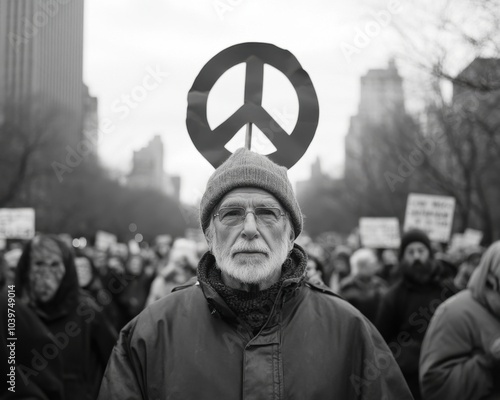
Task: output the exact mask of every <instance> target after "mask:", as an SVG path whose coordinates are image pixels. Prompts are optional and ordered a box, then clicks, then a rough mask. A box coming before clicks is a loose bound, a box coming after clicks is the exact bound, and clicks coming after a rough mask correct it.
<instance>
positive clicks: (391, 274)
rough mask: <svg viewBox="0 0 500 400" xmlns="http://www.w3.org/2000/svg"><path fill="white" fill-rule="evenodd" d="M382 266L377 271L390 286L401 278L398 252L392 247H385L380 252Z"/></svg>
mask: <svg viewBox="0 0 500 400" xmlns="http://www.w3.org/2000/svg"><path fill="white" fill-rule="evenodd" d="M380 258H381V261H382V268H381V269H380V271H379V272H378V273H377V275H378V276H380V277H381V278H382V279H383V280H384V281H386V282H387V285H388V286H392V285H393V284H394V283H396V282H397V281H398V280H399V279H400V278H401V269H400V268H399V261H398V254H397V252H396V251H394V250H392V249H385V250H383V251H382V253H381V254H380Z"/></svg>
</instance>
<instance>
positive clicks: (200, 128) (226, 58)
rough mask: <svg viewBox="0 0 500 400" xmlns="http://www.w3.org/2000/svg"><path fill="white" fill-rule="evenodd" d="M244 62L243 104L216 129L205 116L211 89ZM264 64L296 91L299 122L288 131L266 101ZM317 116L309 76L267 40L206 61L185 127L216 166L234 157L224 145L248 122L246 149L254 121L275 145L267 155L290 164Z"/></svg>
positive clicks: (233, 48)
mask: <svg viewBox="0 0 500 400" xmlns="http://www.w3.org/2000/svg"><path fill="white" fill-rule="evenodd" d="M242 63H244V64H245V65H246V73H245V83H244V85H245V86H244V88H245V90H244V99H243V101H244V103H243V105H242V106H241V107H240V108H239V109H238V110H237V111H236V112H235V113H234V114H233V115H231V116H230V117H229V118H228V119H227V120H225V121H224V122H222V123H221V124H220V125H219V126H217V127H215V128H214V129H212V128H211V127H210V124H209V123H208V115H207V103H208V96H209V94H210V91H211V90H212V88H213V87H214V85H215V83H216V82H217V80H218V79H219V78H220V77H221V76H222V75H223V74H224V73H225V72H226V71H227V70H229V69H231V68H232V67H234V66H236V65H238V64H242ZM265 65H268V66H270V67H273V68H274V69H276V70H278V71H280V72H281V73H282V74H283V75H284V76H285V77H286V78H287V79H288V81H289V82H290V83H291V85H292V86H293V88H294V90H295V92H296V94H297V98H298V102H299V114H298V120H297V123H296V124H295V127H294V129H293V131H292V132H291V133H290V134H288V133H287V132H286V131H285V130H284V129H283V127H281V126H280V124H279V123H278V122H277V121H275V120H274V118H273V117H271V115H270V114H269V113H268V111H266V109H265V108H264V107H263V105H262V98H263V89H264V87H263V86H264V66H265ZM242 84H243V83H242ZM318 120H319V103H318V97H317V95H316V91H315V89H314V86H313V83H312V81H311V79H310V78H309V75H308V74H307V72H306V71H305V70H304V69H303V68H302V66H301V65H300V63H299V61H298V60H297V59H296V58H295V56H294V55H293V54H292V53H290V52H289V51H287V50H283V49H281V48H279V47H276V46H273V45H272V44H269V43H240V44H237V45H235V46H231V47H228V48H227V49H225V50H223V51H221V52H220V53H218V54H217V55H215V56H214V57H213V58H212V59H211V60H209V61H208V62H207V63H206V64H205V66H204V67H203V68H202V70H201V71H200V73H199V74H198V76H197V77H196V79H195V81H194V83H193V86H192V87H191V90H190V91H189V93H188V108H187V116H186V126H187V129H188V132H189V136H190V137H191V140H192V141H193V144H194V145H195V146H196V148H197V149H198V151H199V152H200V153H201V154H202V155H203V156H204V157H205V158H206V159H207V161H208V162H210V164H212V165H213V166H214V167H215V168H217V167H218V166H219V165H221V164H222V163H223V162H224V161H225V160H226V159H227V158H228V157H229V156H230V155H231V152H230V151H229V150H227V149H226V147H225V146H226V145H227V143H228V142H229V141H230V140H231V139H232V138H233V137H234V136H235V135H236V133H237V132H238V131H239V130H240V129H241V128H242V127H243V126H245V125H246V128H247V129H246V138H245V147H246V148H247V149H249V150H251V148H252V125H255V127H256V128H258V129H259V130H260V131H261V132H262V133H263V134H264V135H265V136H266V137H267V138H268V139H269V141H270V142H271V143H272V144H273V146H274V147H275V148H276V149H277V150H276V151H274V152H273V153H271V154H269V155H268V157H269V158H270V159H271V160H272V161H274V162H275V163H277V164H279V165H282V166H284V167H286V168H291V167H292V166H293V165H295V163H296V162H297V161H299V160H300V158H301V157H302V156H303V155H304V153H305V152H306V150H307V148H308V147H309V145H310V144H311V141H312V139H313V137H314V134H315V132H316V128H317V126H318Z"/></svg>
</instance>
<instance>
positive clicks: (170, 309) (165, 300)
mask: <svg viewBox="0 0 500 400" xmlns="http://www.w3.org/2000/svg"><path fill="white" fill-rule="evenodd" d="M206 304H207V303H206V300H205V297H204V296H203V292H202V291H201V288H200V287H199V285H198V283H193V284H192V285H189V286H183V287H182V290H175V289H174V291H173V292H172V293H169V294H168V295H166V296H165V297H162V298H161V299H159V300H156V301H155V302H154V303H152V304H150V305H149V306H147V307H146V308H145V309H144V310H142V312H141V313H139V315H137V316H136V317H135V318H134V319H132V320H131V321H130V322H129V323H128V324H127V325H125V327H124V328H123V330H125V331H130V332H131V331H137V330H138V329H139V330H140V331H143V330H148V329H151V328H154V329H156V327H157V326H158V324H163V323H167V324H169V323H172V321H173V320H174V319H175V318H177V317H181V316H185V315H191V316H192V315H194V314H195V313H196V310H197V309H201V307H203V306H206ZM207 309H208V308H207Z"/></svg>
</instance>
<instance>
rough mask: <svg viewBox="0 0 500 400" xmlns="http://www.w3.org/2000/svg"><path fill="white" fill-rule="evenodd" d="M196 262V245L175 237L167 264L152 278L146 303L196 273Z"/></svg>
mask: <svg viewBox="0 0 500 400" xmlns="http://www.w3.org/2000/svg"><path fill="white" fill-rule="evenodd" d="M197 263H198V256H197V246H196V243H195V242H192V241H188V240H187V239H182V238H180V239H177V240H176V241H175V242H174V245H173V247H172V249H171V251H170V253H169V262H168V264H167V265H166V266H165V267H164V268H163V269H162V270H161V271H159V273H158V275H157V276H156V278H155V279H154V281H153V283H152V285H151V290H150V292H149V296H148V299H147V302H146V305H150V304H152V303H154V302H155V301H157V300H159V299H161V298H163V297H165V296H166V295H168V294H170V293H171V292H172V290H173V289H174V288H175V287H177V286H180V285H183V284H184V283H186V282H187V281H188V280H189V279H191V278H192V277H193V276H194V274H195V273H196V264H197Z"/></svg>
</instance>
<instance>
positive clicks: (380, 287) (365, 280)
mask: <svg viewBox="0 0 500 400" xmlns="http://www.w3.org/2000/svg"><path fill="white" fill-rule="evenodd" d="M350 265H351V275H349V276H348V277H346V278H344V279H343V280H342V281H341V282H340V290H339V294H340V295H341V296H342V297H344V299H346V300H347V301H348V302H349V303H351V304H352V305H353V306H354V307H356V308H357V309H358V310H359V311H361V313H362V314H363V315H364V316H365V317H366V318H368V319H369V320H370V321H371V322H375V318H376V315H377V310H378V305H379V303H380V299H381V297H382V295H384V294H385V293H386V291H387V283H386V282H385V281H384V280H383V279H381V278H379V277H378V276H376V273H377V272H378V271H379V270H380V266H379V261H378V259H377V255H376V254H375V252H374V251H373V250H370V249H365V248H362V249H359V250H356V251H355V252H354V253H353V255H352V256H351V258H350Z"/></svg>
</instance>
